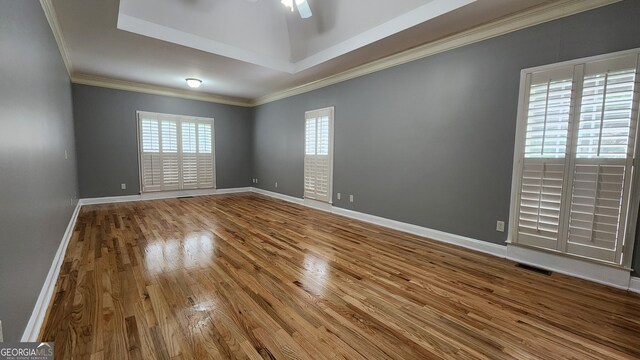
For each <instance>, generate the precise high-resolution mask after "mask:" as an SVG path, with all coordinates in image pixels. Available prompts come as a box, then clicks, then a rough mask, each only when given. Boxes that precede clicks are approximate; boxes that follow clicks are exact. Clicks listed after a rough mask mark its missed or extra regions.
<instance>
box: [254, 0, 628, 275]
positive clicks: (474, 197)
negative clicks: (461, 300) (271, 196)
mask: <svg viewBox="0 0 640 360" xmlns="http://www.w3.org/2000/svg"><path fill="white" fill-rule="evenodd" d="M638 19H640V1H632V0H627V1H624V2H622V3H618V4H615V5H611V6H608V7H605V8H600V9H597V10H593V11H589V12H585V13H581V14H578V15H574V16H571V17H567V18H563V19H560V20H557V21H553V22H549V23H546V24H542V25H539V26H536V27H532V28H528V29H525V30H522V31H518V32H514V33H510V34H507V35H504V36H500V37H497V38H494V39H490V40H487V41H483V42H480V43H476V44H473V45H469V46H465V47H462V48H459V49H456V50H452V51H448V52H445V53H442V54H438V55H435V56H431V57H428V58H425V59H421V60H418V61H414V62H411V63H408V64H405V65H401V66H397V67H394V68H391V69H387V70H384V71H380V72H377V73H374V74H370V75H367V76H364V77H360V78H357V79H353V80H350V81H347V82H343V83H340V84H336V85H333V86H330V87H326V88H323V89H319V90H316V91H313V92H309V93H305V94H302V95H298V96H295V97H291V98H287V99H283V100H280V101H276V102H272V103H269V104H265V105H262V106H259V107H258V108H256V110H255V112H256V113H255V119H254V122H255V125H254V176H255V177H257V178H258V179H259V187H260V188H263V189H265V190H270V191H275V192H279V193H283V194H286V195H291V196H295V197H302V195H303V126H304V112H305V111H306V110H312V109H317V108H322V107H327V106H335V109H336V112H335V142H334V144H335V154H334V163H335V164H334V196H333V199H334V205H335V206H339V207H343V208H347V209H353V210H357V211H360V212H364V213H368V214H373V215H378V216H383V217H386V218H390V219H395V220H400V221H404V222H408V223H412V224H417V225H422V226H426V227H429V228H433V229H438V230H442V231H446V232H450V233H454V234H459V235H463V236H468V237H471V238H475V239H481V240H485V241H488V242H492V243H497V244H502V243H504V241H505V240H506V236H507V233H506V232H504V233H500V232H496V230H495V227H496V220H504V221H508V219H509V197H510V192H511V172H512V164H513V148H514V142H515V128H516V113H517V105H518V91H519V82H520V70H521V69H523V68H528V67H533V66H538V65H544V64H551V63H555V62H559V61H564V60H570V59H576V58H580V57H586V56H592V55H597V54H603V53H608V52H613V51H619V50H625V49H630V48H636V47H640V37H639V36H638V34H640V21H638ZM276 181H277V182H278V188H277V189H276V188H275V187H274V183H275V182H276ZM338 192H340V193H342V194H353V195H354V197H355V201H354V203H349V202H348V196H343V197H342V200H337V198H336V196H335V193H338ZM638 247H639V248H640V246H638ZM636 254H638V256H637V257H636V259H638V261H637V262H638V263H639V264H640V258H639V257H640V250H638V252H637V253H636ZM636 274H638V272H636Z"/></svg>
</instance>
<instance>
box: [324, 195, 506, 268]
mask: <svg viewBox="0 0 640 360" xmlns="http://www.w3.org/2000/svg"><path fill="white" fill-rule="evenodd" d="M331 212H332V213H334V214H337V215H342V216H346V217H348V218H352V219H356V220H360V221H364V222H368V223H371V224H376V225H380V226H384V227H387V228H391V229H394V230H399V231H403V232H406V233H410V234H413V235H418V236H422V237H425V238H428V239H432V240H437V241H441V242H445V243H448V244H453V245H458V246H462V247H464V248H467V249H471V250H475V251H480V252H483V253H486V254H491V255H494V256H498V257H502V258H504V257H505V256H506V254H507V248H506V247H505V246H504V245H498V244H493V243H490V242H487V241H481V240H477V239H472V238H469V237H466V236H461V235H456V234H451V233H447V232H444V231H440V230H435V229H430V228H427V227H423V226H419V225H413V224H408V223H404V222H401V221H397V220H391V219H387V218H383V217H380V216H375V215H369V214H365V213H361V212H357V211H353V210H347V209H342V208H339V207H333V208H332V209H331Z"/></svg>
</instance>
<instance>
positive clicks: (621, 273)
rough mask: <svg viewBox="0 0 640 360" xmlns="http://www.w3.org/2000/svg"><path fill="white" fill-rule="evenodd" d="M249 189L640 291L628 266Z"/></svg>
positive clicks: (594, 280)
mask: <svg viewBox="0 0 640 360" xmlns="http://www.w3.org/2000/svg"><path fill="white" fill-rule="evenodd" d="M251 191H253V192H255V193H258V194H262V195H266V196H270V197H273V198H276V199H280V200H285V201H289V202H292V203H295V204H299V205H303V206H308V207H311V208H314V209H318V210H322V211H328V212H330V213H333V214H337V215H342V216H345V217H348V218H352V219H356V220H360V221H364V222H368V223H371V224H376V225H380V226H384V227H387V228H391V229H394V230H399V231H403V232H407V233H410V234H414V235H418V236H422V237H425V238H428V239H433V240H437V241H441V242H445V243H448V244H453V245H457V246H461V247H464V248H467V249H471V250H475V251H479V252H483V253H486V254H490V255H493V256H496V257H500V258H506V259H509V260H512V261H516V262H520V263H524V264H528V265H532V266H537V267H540V268H544V269H547V270H551V271H555V272H558V273H561V274H565V275H570V276H574V277H577V278H581V279H585V280H590V281H593V282H596V283H600V284H604V285H609V286H612V287H615V288H619V289H625V290H630V291H635V292H639V293H640V278H634V277H631V276H630V271H629V270H628V269H623V268H616V267H612V266H607V265H602V264H598V263H593V262H588V261H581V260H579V259H574V258H568V257H565V256H560V255H555V254H551V253H547V252H543V251H536V250H534V249H529V248H524V247H520V246H514V245H511V244H510V245H509V246H504V245H498V244H493V243H490V242H487V241H481V240H478V239H473V238H469V237H465V236H461V235H456V234H451V233H447V232H444V231H440V230H435V229H430V228H426V227H423V226H418V225H413V224H408V223H404V222H401V221H397V220H391V219H387V218H383V217H380V216H375V215H370V214H365V213H362V212H357V211H353V210H348V209H343V208H339V207H335V206H332V205H330V204H324V206H318V205H317V204H316V203H315V202H312V201H309V200H305V199H300V198H297V197H293V196H288V195H283V194H278V193H275V192H272V191H267V190H262V189H258V188H251Z"/></svg>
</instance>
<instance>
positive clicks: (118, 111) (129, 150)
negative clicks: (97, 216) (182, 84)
mask: <svg viewBox="0 0 640 360" xmlns="http://www.w3.org/2000/svg"><path fill="white" fill-rule="evenodd" d="M73 100H74V101H73V102H74V116H75V131H76V146H77V147H78V178H79V182H80V197H81V198H92V197H103V196H122V195H135V194H138V193H139V191H140V189H139V188H140V181H139V172H138V145H137V138H136V134H137V130H136V111H138V110H140V111H151V112H160V113H168V114H179V115H188V116H202V117H213V118H215V141H216V143H215V145H216V146H215V147H216V172H217V179H216V183H217V184H216V185H217V188H218V189H224V188H234V187H246V186H250V185H251V169H252V167H253V164H252V162H251V160H252V151H251V149H252V143H251V142H252V119H253V110H252V109H250V108H244V107H238V106H229V105H220V104H213V103H208V102H204V101H195V100H185V99H179V98H174V97H168V96H160V95H150V94H142V93H137V92H131V91H124V90H113V89H106V88H100V87H94V86H87V85H77V84H74V85H73ZM123 183H124V184H127V189H126V190H121V188H120V184H123Z"/></svg>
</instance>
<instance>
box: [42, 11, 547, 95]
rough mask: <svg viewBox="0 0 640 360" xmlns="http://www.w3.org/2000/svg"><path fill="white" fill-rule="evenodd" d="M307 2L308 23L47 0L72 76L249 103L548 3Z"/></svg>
mask: <svg viewBox="0 0 640 360" xmlns="http://www.w3.org/2000/svg"><path fill="white" fill-rule="evenodd" d="M308 1H309V4H310V6H311V9H312V11H313V14H314V15H313V17H311V18H310V19H301V18H300V17H299V16H298V15H297V13H291V12H289V11H288V10H287V9H286V8H285V7H284V6H283V5H282V4H280V0H258V1H256V2H252V1H249V0H120V1H118V0H52V3H53V6H54V9H55V12H56V14H57V20H58V23H59V25H60V28H61V30H62V34H63V36H64V41H65V43H66V50H67V53H68V56H69V59H70V62H71V64H72V66H73V72H74V74H90V75H96V76H101V77H107V78H113V79H120V80H127V81H131V82H138V83H143V84H149V85H156V86H163V87H169V88H175V89H180V90H183V89H185V86H186V85H185V81H184V79H185V78H187V77H196V78H200V79H202V80H203V86H202V87H201V88H200V89H198V90H197V91H198V92H202V93H210V94H218V95H225V96H231V97H239V98H246V99H255V98H259V97H262V96H266V95H268V94H271V93H274V92H277V91H281V90H284V89H288V88H292V87H295V86H300V85H303V84H306V83H309V82H313V81H316V80H319V79H322V78H325V77H327V76H330V75H333V74H336V73H339V72H342V71H345V70H348V69H351V68H353V67H356V66H358V65H362V64H364V63H368V62H371V61H373V60H377V59H380V58H383V57H385V56H388V55H391V54H395V53H398V52H400V51H403V50H407V49H410V48H413V47H416V46H418V45H422V44H425V43H429V42H431V41H434V40H437V39H440V38H443V37H445V36H448V35H452V34H455V33H458V32H461V31H464V30H467V29H470V28H473V27H475V26H478V25H481V24H484V23H487V22H490V21H493V20H496V19H498V18H501V17H504V16H506V15H510V14H513V13H516V12H519V11H522V10H525V9H527V8H530V7H533V6H536V5H540V4H543V3H550V2H555V1H549V0H477V1H475V2H473V1H472V0H393V1H390V0H308ZM465 4H468V5H465ZM119 28H120V29H119ZM123 29H124V30H123ZM141 34H142V35H141Z"/></svg>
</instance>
